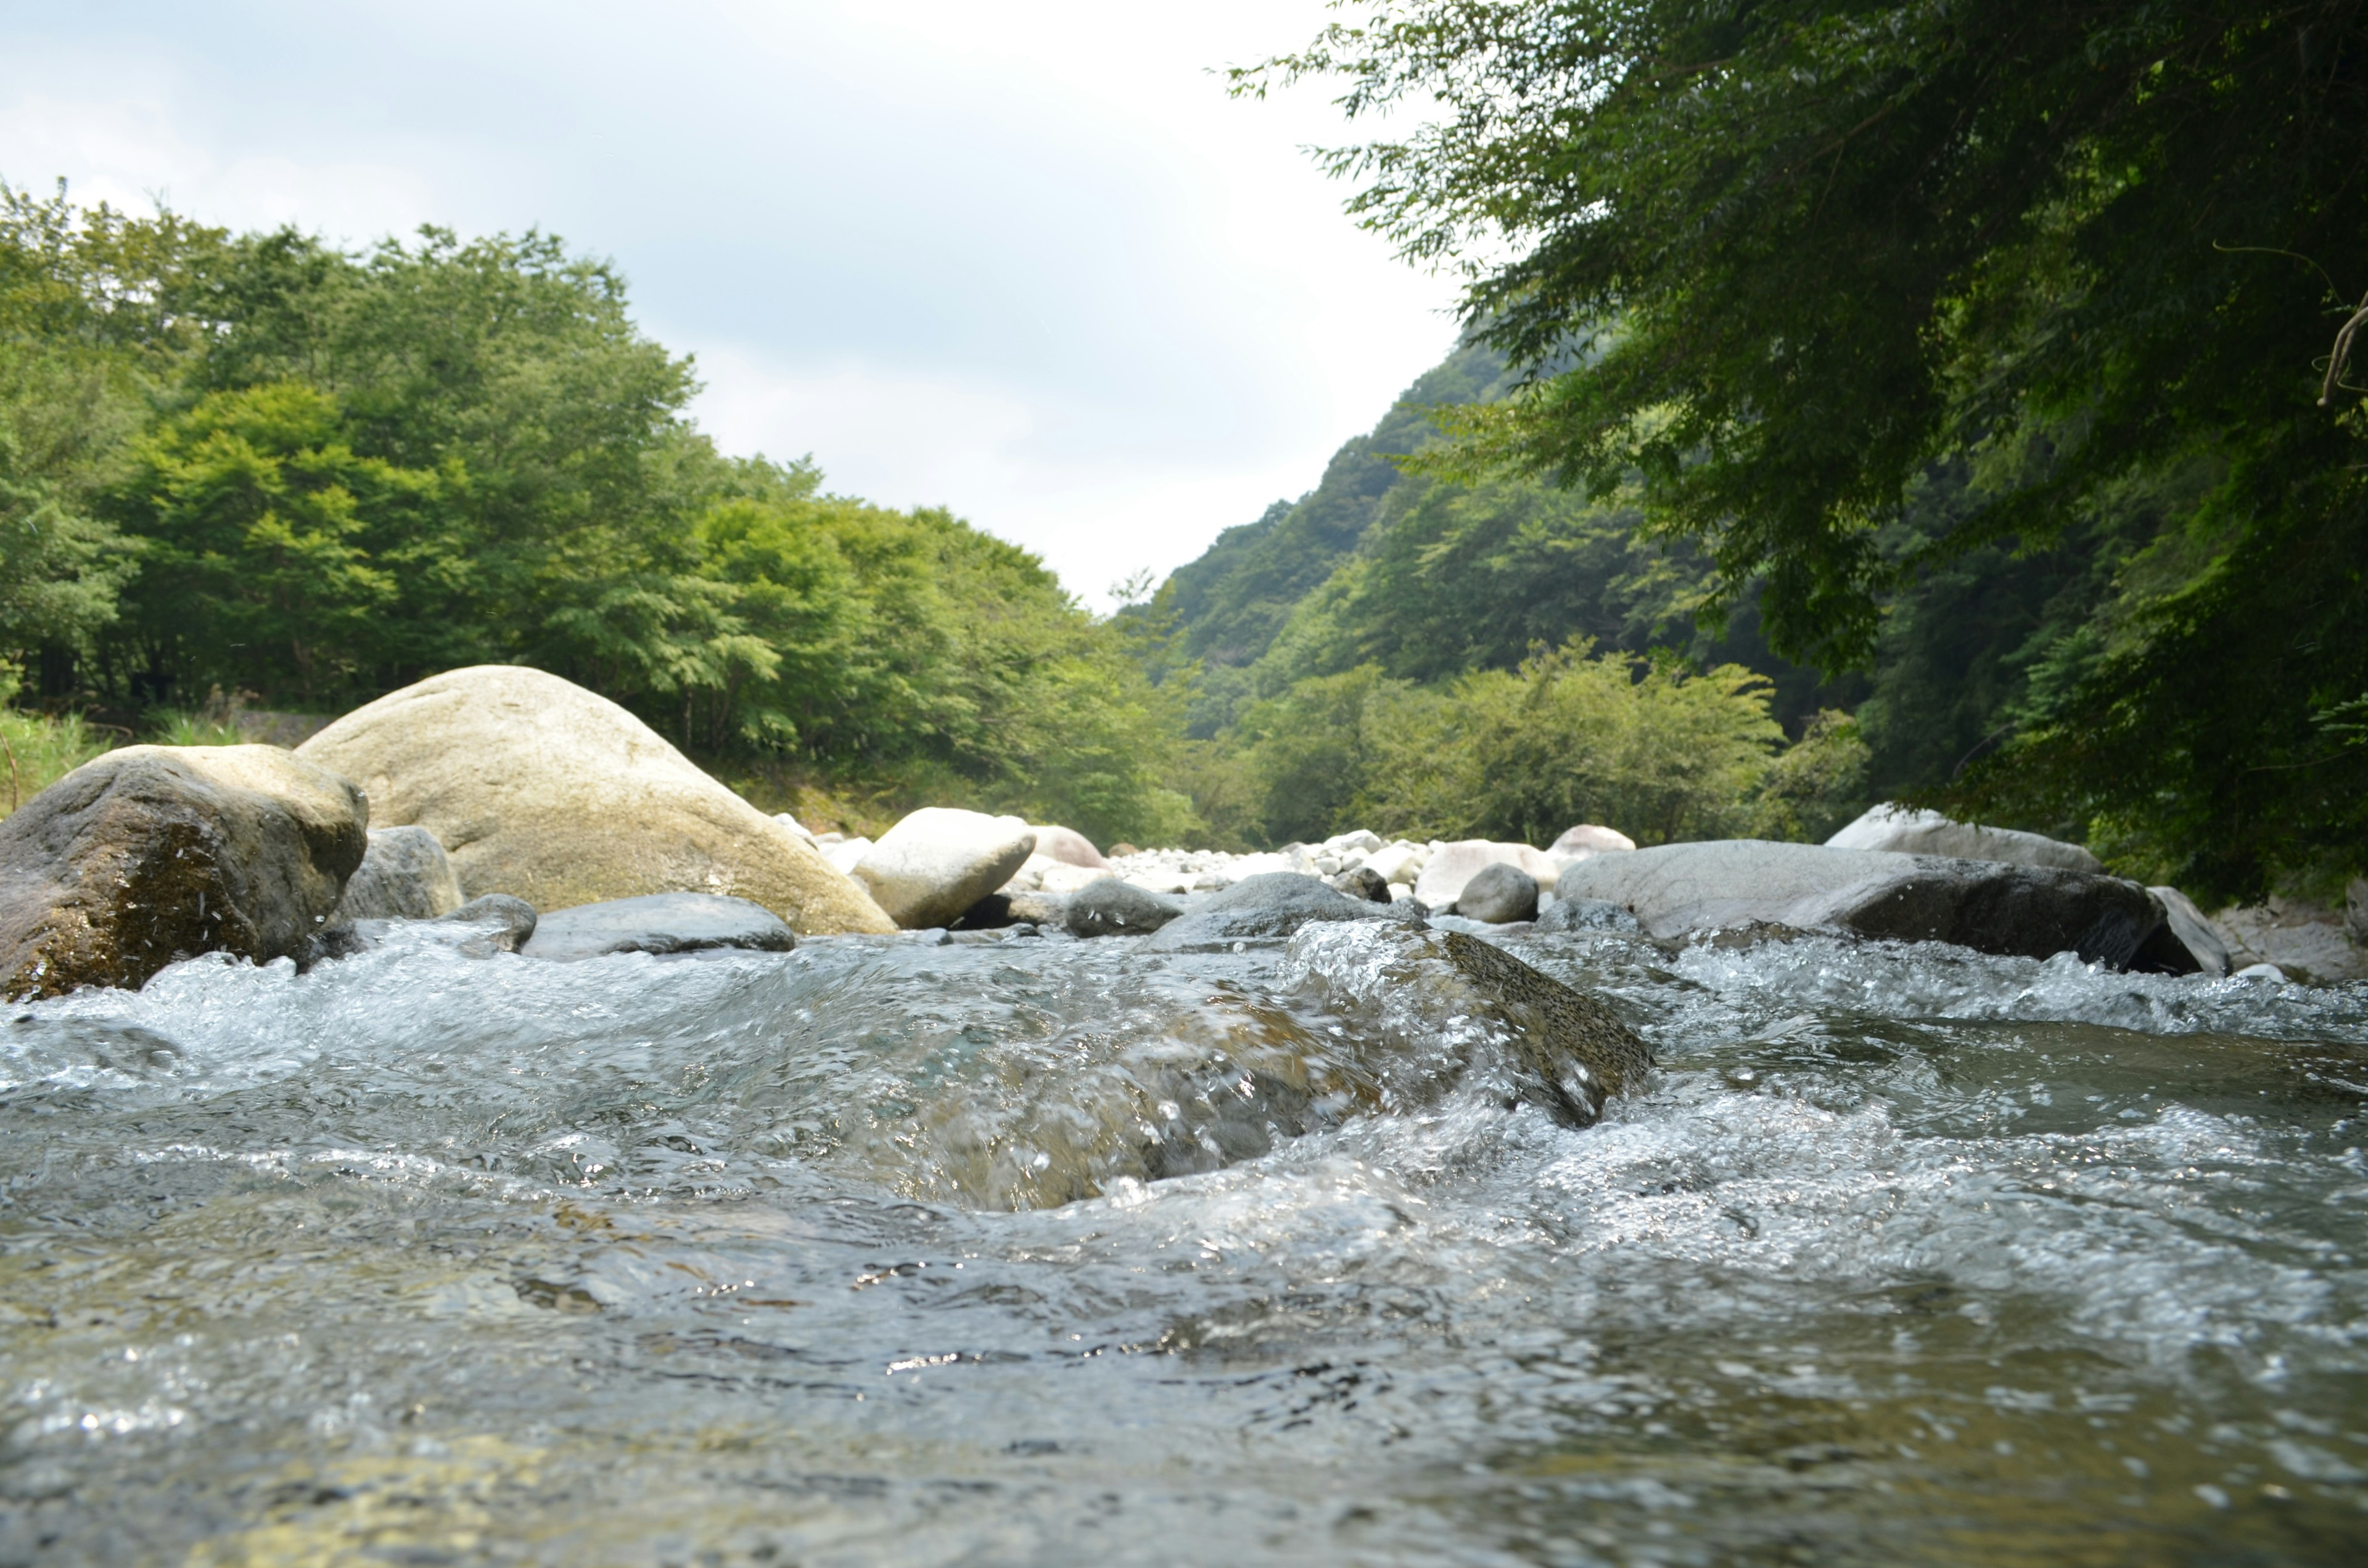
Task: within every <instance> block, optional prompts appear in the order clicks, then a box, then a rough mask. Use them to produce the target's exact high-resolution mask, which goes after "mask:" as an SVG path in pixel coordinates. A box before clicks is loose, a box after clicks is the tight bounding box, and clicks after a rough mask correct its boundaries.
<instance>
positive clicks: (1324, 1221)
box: [0, 926, 2368, 1565]
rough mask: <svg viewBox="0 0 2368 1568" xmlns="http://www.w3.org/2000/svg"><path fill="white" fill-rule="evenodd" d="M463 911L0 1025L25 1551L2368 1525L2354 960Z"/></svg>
mask: <svg viewBox="0 0 2368 1568" xmlns="http://www.w3.org/2000/svg"><path fill="white" fill-rule="evenodd" d="M433 930H434V928H432V927H421V928H417V929H416V930H415V931H412V932H409V933H398V934H397V935H396V936H394V937H391V938H390V939H389V940H388V941H387V942H386V943H385V944H384V945H382V946H381V947H380V948H379V949H376V950H373V951H370V952H369V953H366V954H363V955H361V956H360V957H358V958H355V959H352V960H347V961H345V962H343V963H338V964H331V965H326V966H324V967H322V968H320V969H318V970H315V971H313V972H311V973H309V974H305V975H302V976H300V975H297V974H294V973H292V972H291V971H290V970H289V968H288V967H287V966H286V965H285V964H284V963H283V964H279V965H274V966H270V967H267V968H263V969H256V968H252V967H245V966H238V965H233V964H229V963H226V962H222V961H219V960H199V961H194V962H190V963H186V964H182V965H179V966H176V968H174V969H172V970H170V971H166V972H165V973H164V974H162V975H160V976H159V977H158V978H157V979H156V980H155V981H154V982H153V983H151V984H150V985H149V986H148V987H147V989H146V990H144V991H142V992H140V993H138V994H120V993H118V994H82V995H79V996H76V997H72V998H66V999H63V1000H60V1001H56V1002H51V1003H45V1004H41V1005H39V1006H31V1007H29V1008H26V1009H23V1010H21V1011H20V1012H19V1013H17V1014H16V1015H14V1016H13V1018H12V1021H8V1022H6V1024H5V1025H0V1393H4V1394H5V1397H6V1401H7V1407H6V1412H5V1413H0V1562H188V1563H199V1564H208V1563H241V1562H273V1563H282V1562H300V1563H301V1562H350V1561H359V1562H403V1563H427V1562H536V1563H544V1562H549V1563H560V1562H564V1563H571V1564H574V1563H587V1564H589V1563H609V1562H616V1563H659V1562H668V1563H685V1564H689V1563H707V1562H717V1563H777V1564H787V1563H806V1564H823V1563H858V1562H860V1563H881V1562H884V1563H954V1562H960V1563H966V1564H972V1563H975V1564H986V1563H1041V1562H1053V1563H1061V1562H1092V1563H1127V1562H1162V1563H1165V1562H1217V1563H1224V1564H1229V1565H1231V1564H1244V1563H1256V1562H1293V1563H1300V1562H1376V1563H1379V1562H1458V1563H1469V1562H1479V1563H1492V1562H1507V1563H1511V1562H1543V1563H1596V1562H1604V1563H1638V1564H1642V1563H1670V1564H1680V1563H1728V1562H1734V1563H1793V1562H1815V1563H1870V1564H1872V1563H1886V1564H1887V1563H1899V1562H1935V1563H1964V1564H1976V1563H1978V1564H1998V1563H2006V1564H2016V1563H2033V1564H2036V1563H2077V1564H2089V1563H2095V1564H2107V1563H2147V1564H2152V1563H2165V1564H2169V1563H2198V1564H2202V1563H2212V1564H2251V1563H2286V1562H2294V1563H2347V1564H2349V1563H2358V1562H2362V1561H2368V1267H2363V1249H2368V1223H2363V1221H2368V1162H2363V1156H2362V1149H2363V1146H2368V1118H2363V1100H2368V1044H2363V1042H2368V987H2354V988H2351V989H2348V990H2345V989H2310V988H2305V987H2301V986H2290V985H2283V984H2280V983H2273V982H2258V981H2234V980H2231V981H2220V982H2206V981H2202V980H2196V979H2169V978H2157V977H2136V976H2123V975H2113V974H2108V973H2102V972H2096V971H2089V970H2087V969H2084V968H2083V967H2081V966H2080V965H2078V963H2077V962H2074V961H2072V960H2069V959H2068V958H2067V959H2059V960H2055V961H2051V962H2048V963H2044V964H2043V963H2032V962H2028V961H2024V960H1992V959H1982V958H1976V957H1973V956H1970V955H1968V954H1965V953H1964V952H1962V951H1959V950H1956V949H1942V948H1912V947H1897V946H1886V945H1852V944H1845V943H1842V942H1839V941H1829V940H1825V939H1804V940H1799V941H1794V942H1792V943H1789V944H1781V945H1779V944H1771V945H1763V946H1759V947H1749V948H1740V949H1729V948H1722V947H1718V946H1714V945H1704V946H1699V947H1694V948H1691V949H1685V950H1682V951H1671V950H1668V949H1662V948H1659V947H1656V946H1654V945H1651V944H1648V943H1644V942H1638V941H1630V940H1626V939H1622V938H1617V937H1598V938H1583V937H1535V938H1520V937H1512V938H1507V942H1506V945H1507V946H1508V948H1509V949H1511V950H1512V951H1514V952H1516V953H1518V954H1520V956H1522V957H1523V958H1525V959H1527V960H1529V961H1531V963H1534V964H1536V965H1537V966H1539V967H1540V968H1542V969H1544V970H1546V971H1549V972H1551V973H1554V974H1555V975H1557V976H1559V977H1561V978H1563V979H1565V980H1568V981H1570V982H1571V983H1575V984H1578V985H1581V986H1583V987H1585V988H1587V989H1588V990H1591V991H1593V992H1594V993H1596V994H1599V995H1600V996H1602V997H1603V998H1605V999H1606V1001H1607V1002H1609V1003H1610V1004H1611V1006H1613V1007H1615V1008H1616V1009H1617V1010H1618V1011H1619V1012H1620V1013H1621V1014H1622V1016H1623V1017H1626V1018H1627V1019H1628V1020H1629V1021H1630V1022H1631V1023H1633V1024H1634V1026H1635V1027H1636V1028H1638V1029H1639V1030H1640V1031H1641V1032H1642V1033H1643V1034H1645V1036H1646V1038H1648V1039H1649V1040H1651V1041H1652V1043H1653V1045H1654V1047H1655V1049H1656V1051H1657V1053H1658V1056H1659V1059H1660V1063H1661V1065H1660V1067H1659V1070H1658V1071H1657V1072H1656V1074H1654V1076H1653V1078H1652V1080H1651V1081H1650V1083H1649V1084H1648V1085H1646V1086H1645V1088H1644V1089H1643V1090H1642V1091H1641V1092H1639V1093H1635V1094H1633V1095H1631V1096H1628V1097H1626V1098H1624V1099H1622V1100H1619V1101H1615V1102H1614V1103H1613V1105H1612V1107H1611V1110H1610V1112H1609V1113H1608V1115H1607V1116H1606V1118H1605V1119H1604V1120H1603V1121H1602V1122H1601V1123H1600V1124H1599V1125H1597V1126H1595V1127H1593V1128H1590V1129H1588V1130H1585V1131H1574V1130H1571V1129H1567V1128H1564V1127H1560V1126H1557V1125H1555V1124H1554V1122H1552V1121H1551V1120H1549V1119H1547V1118H1546V1117H1545V1116H1544V1115H1543V1114H1541V1113H1540V1112H1538V1111H1537V1110H1535V1109H1533V1108H1515V1109H1508V1108H1507V1106H1506V1096H1505V1095H1504V1093H1503V1086H1502V1084H1501V1083H1500V1082H1498V1081H1497V1077H1496V1075H1495V1074H1493V1070H1492V1069H1491V1068H1490V1066H1489V1064H1488V1062H1486V1060H1485V1059H1484V1058H1483V1057H1482V1056H1475V1055H1474V1047H1473V1046H1472V1045H1471V1042H1470V1040H1466V1039H1463V1035H1460V1034H1459V1030H1462V1031H1463V1034H1464V1035H1468V1034H1469V1030H1468V1028H1465V1025H1466V1023H1467V1020H1464V1019H1463V1018H1461V1017H1446V1016H1440V1012H1439V1009H1438V1008H1437V1007H1436V1006H1431V1005H1430V1004H1429V1002H1427V1001H1426V999H1425V998H1424V997H1423V996H1422V995H1421V994H1419V992H1418V990H1415V989H1407V990H1406V991H1405V992H1404V994H1373V993H1372V987H1373V985H1374V981H1373V980H1372V972H1373V971H1372V967H1371V966H1370V965H1369V964H1366V963H1364V962H1363V959H1364V957H1367V956H1370V955H1365V954H1363V952H1362V949H1360V943H1366V942H1370V941H1375V940H1380V939H1382V938H1381V937H1380V936H1378V935H1376V934H1375V933H1377V931H1378V928H1377V927H1372V926H1366V927H1329V928H1316V929H1312V930H1311V931H1310V932H1309V933H1305V934H1303V937H1302V938H1301V939H1299V941H1298V942H1297V943H1296V944H1294V945H1293V946H1292V947H1291V948H1289V949H1250V950H1246V951H1240V952H1231V953H1224V954H1218V955H1212V956H1155V955H1148V954H1144V953H1143V952H1142V951H1141V950H1140V948H1139V946H1138V945H1137V944H1135V943H1133V942H1131V941H1124V940H1109V941H1102V942H1096V943H1078V942H1070V941H1065V940H1053V939H1042V938H1029V937H1008V938H1006V937H989V938H984V939H980V940H976V941H970V942H964V943H961V944H958V945H952V946H933V945H929V944H928V943H926V942H924V941H920V940H916V939H911V938H886V939H882V938H843V939H825V940H814V941H811V942H808V943H807V944H805V945H804V946H803V947H802V948H801V949H799V950H798V951H796V952H794V953H790V954H780V955H772V954H734V955H729V956H721V957H715V956H705V957H694V958H688V959H673V960H659V959H652V958H649V957H645V956H640V955H633V956H625V957H617V958H610V959H603V960H595V961H592V962H587V963H578V964H553V963H543V962H538V961H534V960H524V959H518V958H514V957H508V956H502V957H495V958H491V959H482V958H472V957H468V956H465V955H464V954H462V953H461V952H458V951H456V950H454V949H451V948H450V947H449V946H444V945H440V944H439V942H438V940H437V939H436V938H435V937H433V936H432V935H431V933H432V932H433ZM1360 933H1364V934H1363V935H1360ZM1383 991H1384V993H1387V992H1388V988H1387V987H1386V986H1384V987H1383ZM1427 1009H1428V1010H1427Z"/></svg>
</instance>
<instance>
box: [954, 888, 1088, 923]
mask: <svg viewBox="0 0 2368 1568" xmlns="http://www.w3.org/2000/svg"><path fill="white" fill-rule="evenodd" d="M1068 916H1069V896H1068V894H1066V893H1057V892H991V893H989V894H987V895H986V896H985V898H983V899H980V900H979V901H978V902H977V903H973V904H972V905H971V906H970V912H969V913H968V914H966V915H963V916H962V920H961V921H960V922H959V923H958V924H957V925H956V926H955V927H954V928H955V929H956V930H958V931H995V930H1000V929H1002V928H1003V927H1004V926H1062V925H1064V924H1065V923H1066V922H1067V920H1068Z"/></svg>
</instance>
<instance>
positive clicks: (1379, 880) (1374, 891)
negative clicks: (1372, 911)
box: [1329, 866, 1390, 903]
mask: <svg viewBox="0 0 2368 1568" xmlns="http://www.w3.org/2000/svg"><path fill="white" fill-rule="evenodd" d="M1329 885H1330V886H1331V888H1332V891H1333V892H1339V893H1346V894H1347V895H1348V896H1349V897H1350V898H1361V899H1363V900H1364V901H1365V902H1366V903H1389V902H1390V883H1389V879H1388V878H1386V877H1384V876H1383V875H1382V874H1381V873H1380V872H1379V871H1376V870H1374V869H1372V868H1371V867H1367V866H1357V867H1353V868H1351V869H1349V870H1346V871H1343V872H1341V873H1340V874H1339V875H1338V876H1337V877H1334V878H1332V879H1331V881H1330V884H1329Z"/></svg>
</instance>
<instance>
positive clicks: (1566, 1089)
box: [1284, 923, 1653, 1127]
mask: <svg viewBox="0 0 2368 1568" xmlns="http://www.w3.org/2000/svg"><path fill="white" fill-rule="evenodd" d="M1284 963H1285V975H1286V977H1287V978H1288V979H1291V980H1293V981H1296V982H1297V983H1302V984H1306V985H1312V986H1314V987H1315V988H1316V989H1317V990H1319V991H1320V992H1322V993H1323V994H1324V995H1325V998H1326V1001H1327V1002H1328V1003H1329V1004H1330V1005H1331V1006H1332V1007H1333V1008H1334V1009H1335V1010H1336V1011H1338V1012H1339V1013H1341V1014H1342V1015H1343V1016H1344V1017H1348V1018H1349V1019H1351V1020H1352V1021H1353V1022H1354V1023H1355V1024H1356V1025H1358V1026H1360V1027H1362V1028H1369V1029H1374V1030H1378V1031H1379V1032H1381V1033H1382V1034H1383V1035H1384V1036H1387V1037H1390V1038H1392V1039H1394V1040H1402V1041H1403V1042H1404V1046H1405V1049H1406V1050H1408V1051H1426V1050H1430V1049H1435V1043H1436V1042H1437V1041H1438V1040H1442V1039H1443V1040H1448V1041H1450V1042H1452V1046H1453V1047H1454V1049H1455V1050H1456V1051H1457V1052H1458V1054H1459V1056H1460V1057H1461V1058H1462V1060H1463V1068H1464V1071H1465V1072H1467V1073H1469V1072H1478V1071H1492V1072H1496V1073H1499V1074H1502V1076H1503V1083H1502V1085H1501V1088H1502V1092H1503V1093H1504V1095H1505V1097H1506V1098H1507V1099H1508V1100H1525V1101H1528V1102H1529V1103H1531V1104H1533V1105H1535V1106H1537V1107H1538V1108H1541V1109H1542V1110H1543V1111H1544V1112H1545V1113H1546V1114H1547V1115H1548V1116H1551V1117H1553V1118H1554V1119H1555V1120H1557V1121H1559V1122H1562V1123H1563V1124H1564V1125H1565V1126H1570V1127H1589V1126H1592V1125H1593V1124H1594V1123H1595V1122H1596V1121H1597V1120H1598V1119H1600V1117H1601V1116H1602V1114H1603V1108H1604V1104H1605V1102H1606V1101H1608V1100H1609V1099H1610V1098H1611V1096H1614V1095H1618V1094H1622V1093H1625V1092H1627V1091H1629V1090H1632V1089H1634V1088H1636V1087H1638V1086H1639V1085H1642V1084H1643V1082H1644V1080H1645V1074H1648V1073H1649V1072H1650V1071H1651V1070H1652V1066H1653V1052H1652V1048H1651V1047H1650V1046H1648V1045H1646V1044H1645V1041H1644V1040H1643V1039H1642V1038H1641V1037H1639V1036H1638V1035H1637V1033H1636V1031H1635V1030H1634V1029H1632V1028H1629V1027H1628V1026H1627V1025H1626V1024H1624V1023H1622V1021H1621V1020H1620V1018H1619V1017H1618V1016H1617V1015H1615V1014H1614V1013H1613V1012H1612V1011H1611V1009H1610V1008H1608V1007H1606V1006H1604V1005H1603V1004H1602V1003H1600V1002H1599V1001H1597V1000H1596V999H1595V998H1593V997H1591V996H1588V995H1587V994H1585V993H1583V992H1580V991H1577V990H1575V989H1573V988H1572V987H1570V986H1568V985H1565V984H1564V983H1562V982H1561V981H1558V980H1556V979H1554V977H1553V976H1552V975H1549V974H1545V973H1543V972H1542V971H1539V970H1536V969H1533V968H1531V966H1530V965H1528V964H1526V963H1523V962H1522V961H1521V960H1519V959H1517V958H1515V957H1513V956H1512V955H1511V954H1510V953H1508V952H1506V951H1505V950H1504V949H1501V948H1498V947H1496V946H1494V945H1493V944H1491V943H1488V942H1485V941H1482V940H1481V939H1480V938H1479V937H1468V936H1465V935H1464V934H1463V933H1462V932H1460V931H1432V930H1425V929H1420V928H1417V927H1411V926H1404V925H1398V924H1395V923H1392V924H1367V925H1360V926H1345V925H1325V926H1309V927H1307V928H1306V929H1305V930H1303V931H1301V932H1300V933H1299V934H1298V935H1297V936H1296V937H1292V942H1291V947H1290V949H1289V951H1288V953H1287V955H1286V957H1285V960H1284Z"/></svg>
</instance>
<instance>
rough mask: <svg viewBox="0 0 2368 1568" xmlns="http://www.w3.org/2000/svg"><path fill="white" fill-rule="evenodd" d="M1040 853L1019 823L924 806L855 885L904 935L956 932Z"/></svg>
mask: <svg viewBox="0 0 2368 1568" xmlns="http://www.w3.org/2000/svg"><path fill="white" fill-rule="evenodd" d="M1035 848H1036V835H1035V834H1034V832H1032V831H1031V830H1030V828H1029V826H1028V824H1026V823H1024V822H1022V821H1020V820H1019V818H1018V817H991V816H988V815H987V814H986V813H985V812H965V811H960V810H956V809H954V808H952V807H948V806H924V807H922V808H921V809H920V810H919V811H917V812H913V813H912V814H911V815H909V816H907V817H905V819H904V820H903V821H902V822H900V823H898V824H896V825H895V826H894V827H892V828H890V829H889V830H888V831H887V832H885V833H883V834H882V835H880V841H879V842H878V843H876V844H874V845H873V846H871V848H870V849H868V850H866V851H865V852H864V856H863V858H862V859H860V860H859V861H857V862H856V864H855V880H856V881H859V882H861V883H862V884H863V885H864V887H865V888H866V889H867V890H868V891H869V892H871V897H872V900H873V902H875V903H878V904H879V905H880V907H881V908H882V909H884V910H886V911H887V912H888V917H889V918H890V919H891V920H894V922H895V923H896V924H897V925H899V926H903V927H904V928H905V930H907V931H925V930H928V928H929V927H931V926H951V925H952V924H954V922H956V921H958V920H960V919H961V918H962V915H964V914H965V913H967V912H968V911H969V909H970V907H971V905H973V904H974V903H977V902H978V901H979V900H980V899H983V898H985V896H986V895H987V894H988V893H991V892H995V891H996V889H997V888H999V887H1001V886H1002V885H1003V884H1004V883H1005V882H1008V881H1010V880H1011V873H1012V872H1014V871H1017V870H1018V869H1019V868H1020V867H1021V866H1022V865H1024V864H1026V862H1027V859H1028V857H1029V856H1030V854H1032V853H1034V851H1035Z"/></svg>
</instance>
